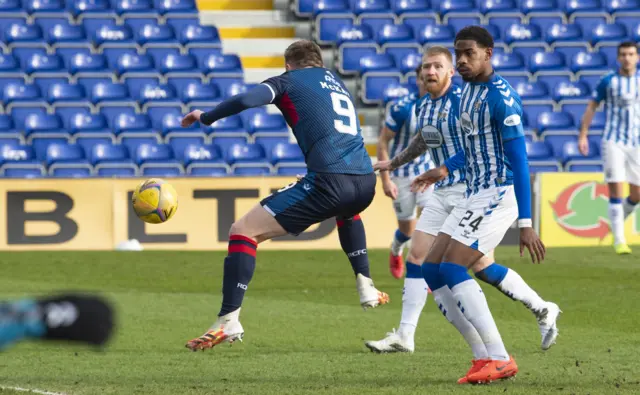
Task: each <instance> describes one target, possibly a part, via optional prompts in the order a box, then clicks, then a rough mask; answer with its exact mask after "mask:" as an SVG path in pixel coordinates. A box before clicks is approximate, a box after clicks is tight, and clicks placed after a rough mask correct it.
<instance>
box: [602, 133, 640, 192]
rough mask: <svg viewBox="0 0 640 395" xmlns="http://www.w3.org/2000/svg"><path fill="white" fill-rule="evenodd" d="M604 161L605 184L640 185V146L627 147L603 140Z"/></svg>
mask: <svg viewBox="0 0 640 395" xmlns="http://www.w3.org/2000/svg"><path fill="white" fill-rule="evenodd" d="M600 151H601V154H602V160H603V162H604V179H605V182H607V183H610V182H628V183H630V184H634V185H640V146H638V147H630V146H625V145H623V144H620V143H616V142H615V141H608V140H602V145H601V149H600Z"/></svg>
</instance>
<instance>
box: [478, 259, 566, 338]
mask: <svg viewBox="0 0 640 395" xmlns="http://www.w3.org/2000/svg"><path fill="white" fill-rule="evenodd" d="M493 260H494V258H493V252H491V253H490V254H487V255H485V256H483V257H482V258H481V259H479V260H478V261H477V262H476V263H474V264H473V266H472V267H471V270H472V271H473V272H474V273H475V275H476V277H477V278H478V279H479V280H482V281H484V282H485V283H487V284H491V285H493V286H494V287H496V288H497V289H499V290H500V291H501V292H502V293H504V294H505V295H507V296H508V297H510V298H511V299H513V300H518V301H520V302H522V304H523V305H524V306H525V307H526V308H527V309H529V310H530V311H531V312H532V313H533V314H534V315H535V316H536V319H537V320H538V328H539V329H540V335H541V336H542V342H541V347H542V349H543V350H548V349H549V348H550V347H551V346H552V345H554V344H555V341H556V338H557V337H558V328H557V326H556V321H557V319H558V316H559V314H560V313H561V310H560V308H559V307H558V305H557V304H555V303H553V302H546V301H544V300H543V299H542V298H541V297H540V296H539V295H538V293H537V292H536V291H534V290H533V289H532V288H531V287H530V286H529V284H527V283H526V282H525V281H524V279H523V278H522V277H521V276H520V275H519V274H518V273H517V272H516V271H515V270H512V269H510V268H507V267H505V266H502V265H500V264H498V263H495V262H493Z"/></svg>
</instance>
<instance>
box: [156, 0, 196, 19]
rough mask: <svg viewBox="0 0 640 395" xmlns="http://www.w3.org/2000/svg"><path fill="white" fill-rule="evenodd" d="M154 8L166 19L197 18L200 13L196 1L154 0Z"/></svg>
mask: <svg viewBox="0 0 640 395" xmlns="http://www.w3.org/2000/svg"><path fill="white" fill-rule="evenodd" d="M154 8H155V9H157V10H158V12H160V14H162V15H165V16H166V17H170V16H172V15H186V16H195V15H197V13H198V9H197V8H196V4H195V1H194V0H154Z"/></svg>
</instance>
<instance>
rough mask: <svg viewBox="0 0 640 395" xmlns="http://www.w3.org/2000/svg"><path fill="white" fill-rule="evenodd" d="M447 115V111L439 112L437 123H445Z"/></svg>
mask: <svg viewBox="0 0 640 395" xmlns="http://www.w3.org/2000/svg"><path fill="white" fill-rule="evenodd" d="M448 115H449V112H448V111H440V112H439V113H438V121H446V120H447V116H448Z"/></svg>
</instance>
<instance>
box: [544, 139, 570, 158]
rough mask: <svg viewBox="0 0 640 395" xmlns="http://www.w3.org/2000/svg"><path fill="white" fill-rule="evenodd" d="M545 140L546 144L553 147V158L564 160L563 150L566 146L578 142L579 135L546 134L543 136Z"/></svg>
mask: <svg viewBox="0 0 640 395" xmlns="http://www.w3.org/2000/svg"><path fill="white" fill-rule="evenodd" d="M543 138H544V142H545V143H547V144H548V145H549V146H550V147H551V152H552V153H553V156H554V157H556V158H558V159H560V158H562V150H563V148H564V146H565V144H567V143H577V142H578V134H577V133H563V134H560V133H557V134H546V135H544V136H543Z"/></svg>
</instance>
